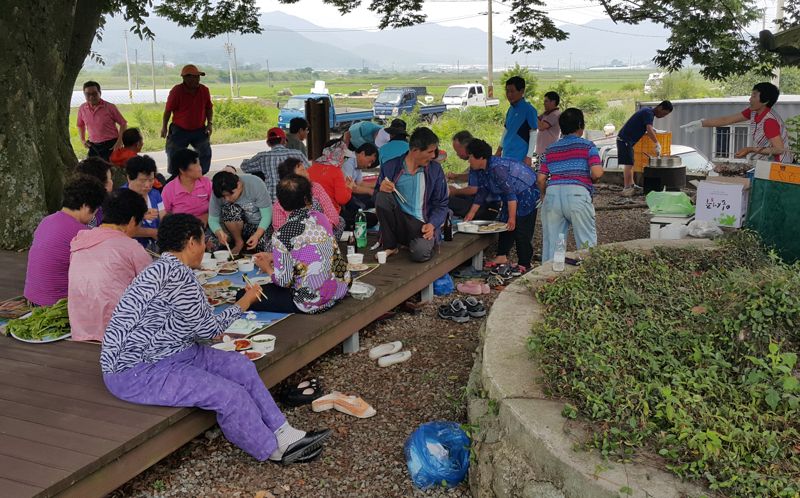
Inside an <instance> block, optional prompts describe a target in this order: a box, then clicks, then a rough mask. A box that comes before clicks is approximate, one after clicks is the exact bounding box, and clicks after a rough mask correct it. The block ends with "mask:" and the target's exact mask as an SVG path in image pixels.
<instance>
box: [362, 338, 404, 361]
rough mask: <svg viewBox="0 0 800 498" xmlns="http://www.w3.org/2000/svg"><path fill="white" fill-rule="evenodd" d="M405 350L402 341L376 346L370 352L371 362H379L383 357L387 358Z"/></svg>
mask: <svg viewBox="0 0 800 498" xmlns="http://www.w3.org/2000/svg"><path fill="white" fill-rule="evenodd" d="M401 349H403V343H402V342H400V341H394V342H387V343H386V344H381V345H380V346H375V347H374V348H372V349H370V350H369V359H370V360H377V359H378V358H380V357H381V356H387V355H391V354H394V353H396V352H398V351H400V350H401Z"/></svg>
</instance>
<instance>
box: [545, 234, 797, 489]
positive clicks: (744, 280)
mask: <svg viewBox="0 0 800 498" xmlns="http://www.w3.org/2000/svg"><path fill="white" fill-rule="evenodd" d="M537 297H538V299H539V301H540V302H541V303H543V304H544V305H545V307H546V309H547V313H546V318H545V320H544V321H543V322H541V323H540V324H538V325H536V326H535V327H534V330H533V334H532V336H531V338H530V339H529V348H530V350H531V351H532V352H534V354H535V355H536V357H537V359H538V361H539V362H541V365H542V368H543V371H544V373H545V376H544V381H545V386H546V389H547V391H548V392H549V394H551V395H552V396H554V397H558V398H565V399H568V400H569V401H570V403H571V405H572V406H573V407H574V409H575V410H577V412H578V414H579V416H581V417H584V418H586V419H589V420H590V421H591V422H592V427H593V433H592V434H593V436H592V439H591V440H590V441H589V442H588V445H589V446H590V447H594V448H596V449H597V450H599V451H600V452H601V454H603V455H604V456H607V457H610V458H616V459H622V460H627V459H629V458H631V457H632V456H633V455H634V453H635V452H636V451H638V450H640V449H642V448H644V449H649V450H651V451H653V452H656V453H658V454H659V455H660V456H661V457H662V458H663V459H664V462H665V464H666V467H667V468H668V469H670V470H671V471H673V472H674V473H676V474H677V475H679V476H681V477H684V478H693V479H704V480H705V481H706V483H707V484H708V485H709V486H710V487H711V489H714V490H717V491H719V492H721V493H723V494H725V495H729V496H742V497H754V496H797V493H799V492H800V483H798V480H797V476H798V475H800V448H798V446H797V445H798V442H799V441H800V432H799V431H800V418H799V417H800V381H798V378H797V370H796V368H797V354H796V350H797V345H798V341H800V326H798V324H800V265H794V266H787V265H785V264H783V263H781V262H780V261H778V260H777V259H775V258H774V257H771V256H769V255H767V254H766V253H765V252H764V251H763V250H761V249H760V248H759V245H758V241H757V238H756V237H755V236H753V235H751V234H747V233H738V234H736V235H735V236H733V237H732V238H731V239H730V240H728V241H727V242H725V243H724V245H723V247H722V248H721V249H719V250H715V251H705V250H688V249H682V250H679V249H674V248H673V249H657V250H655V251H653V252H652V253H651V254H643V253H636V252H629V251H625V250H620V249H619V248H614V249H612V248H601V249H597V250H594V251H593V253H592V256H591V258H589V259H587V260H586V262H585V263H584V265H583V266H582V267H581V270H579V271H578V272H576V273H574V274H573V275H571V276H569V277H566V278H561V279H558V280H556V281H555V282H553V283H552V284H549V285H547V286H545V287H543V288H542V289H540V290H539V291H538V294H537Z"/></svg>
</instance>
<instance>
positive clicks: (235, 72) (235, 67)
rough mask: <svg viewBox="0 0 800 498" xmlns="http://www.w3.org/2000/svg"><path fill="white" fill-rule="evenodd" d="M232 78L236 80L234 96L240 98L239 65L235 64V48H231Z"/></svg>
mask: <svg viewBox="0 0 800 498" xmlns="http://www.w3.org/2000/svg"><path fill="white" fill-rule="evenodd" d="M233 76H234V79H235V80H236V96H237V97H241V95H239V64H237V63H236V46H234V47H233Z"/></svg>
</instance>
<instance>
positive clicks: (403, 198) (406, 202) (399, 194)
mask: <svg viewBox="0 0 800 498" xmlns="http://www.w3.org/2000/svg"><path fill="white" fill-rule="evenodd" d="M393 192H394V193H395V194H397V198H398V199H400V202H402V203H403V204H408V201H407V200H406V198H405V197H403V194H401V193H400V191H399V190H397V188H395V189H394V190H393Z"/></svg>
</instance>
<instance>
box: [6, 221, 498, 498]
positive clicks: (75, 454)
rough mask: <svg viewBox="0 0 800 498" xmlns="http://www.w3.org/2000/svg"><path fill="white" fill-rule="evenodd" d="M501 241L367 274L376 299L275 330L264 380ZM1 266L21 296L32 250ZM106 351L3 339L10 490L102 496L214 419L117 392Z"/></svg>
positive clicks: (460, 242) (447, 248) (472, 238)
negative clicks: (102, 360)
mask: <svg viewBox="0 0 800 498" xmlns="http://www.w3.org/2000/svg"><path fill="white" fill-rule="evenodd" d="M493 240H494V238H493V237H490V236H477V235H465V234H459V235H458V236H457V237H456V238H455V240H454V241H453V242H447V243H444V244H443V245H442V246H441V251H440V252H439V254H438V255H437V256H436V257H435V258H434V259H432V260H431V261H429V262H427V263H412V262H411V261H409V260H408V256H407V254H406V253H401V254H400V255H399V256H395V257H393V258H392V259H390V261H389V264H387V265H382V266H381V267H380V268H378V269H377V270H375V271H373V272H372V273H370V274H369V275H366V276H365V277H364V279H363V280H364V282H367V283H371V284H372V285H374V286H375V287H376V288H377V291H376V292H375V295H373V296H372V297H371V298H370V299H369V300H366V301H356V300H354V299H352V298H347V299H345V300H344V301H342V302H341V303H339V304H338V305H336V306H335V307H334V308H332V309H331V310H329V311H327V312H325V313H323V314H320V315H293V316H291V317H289V318H287V319H286V320H283V321H282V322H280V323H278V324H276V325H274V326H272V327H270V329H269V331H270V333H272V334H275V335H276V336H277V338H278V340H277V345H276V349H275V351H274V352H273V353H271V354H269V355H267V357H265V358H263V359H262V360H259V361H258V362H257V363H256V365H257V367H258V369H259V372H260V375H261V377H262V378H263V379H264V382H265V384H266V385H267V386H269V387H271V386H273V385H275V384H277V383H278V382H280V381H281V380H283V379H285V378H287V377H288V376H289V375H291V374H292V373H294V372H296V371H297V370H299V369H301V368H302V367H304V366H305V365H307V364H308V363H310V362H311V361H313V360H314V359H316V358H318V357H319V356H321V355H323V354H324V353H326V352H327V351H329V350H330V349H332V348H334V347H335V346H337V345H338V344H340V343H341V342H342V341H344V340H345V339H348V338H349V337H351V336H352V335H353V334H354V333H357V332H358V330H360V329H361V328H362V327H364V326H366V325H367V324H369V323H371V322H372V321H374V320H375V319H377V318H378V317H380V316H381V315H382V314H383V313H385V312H386V311H388V310H390V309H392V308H393V307H395V306H397V305H399V304H402V303H403V302H404V301H405V300H406V299H407V298H408V297H410V296H411V295H413V294H414V293H416V292H419V291H421V290H423V289H425V288H427V287H428V286H429V284H431V282H433V281H434V280H435V279H437V278H438V277H440V276H442V275H443V274H444V273H446V272H448V271H450V270H452V269H453V268H455V267H456V266H458V265H459V264H461V263H462V262H464V261H466V260H468V259H470V258H471V257H473V256H475V255H476V254H479V253H481V251H482V250H483V249H484V248H486V247H487V246H488V245H489V244H490V243H491V242H492V241H493ZM368 257H372V256H371V255H369V256H368ZM0 265H2V268H3V269H4V276H3V280H2V282H3V283H2V286H0V298H8V297H12V296H14V295H19V294H20V293H21V291H22V282H23V281H24V272H25V255H24V254H19V253H9V252H0ZM99 354H100V347H99V346H98V345H95V344H86V343H76V342H70V341H61V342H57V343H53V344H41V345H30V344H24V343H21V342H19V341H16V340H14V339H12V338H7V337H2V336H0V495H1V496H3V497H30V496H42V497H49V496H74V497H81V498H87V497H93V496H102V495H104V494H107V493H109V492H111V491H113V490H114V489H116V488H117V487H119V486H120V485H122V484H123V483H125V482H126V481H128V480H129V479H131V478H133V477H134V476H136V475H137V474H139V473H141V472H142V471H144V470H145V469H147V468H148V467H150V466H151V465H153V464H155V463H156V462H158V461H159V460H161V459H162V458H164V457H165V456H167V455H169V454H170V453H171V452H173V451H175V450H176V449H178V448H179V447H181V446H182V445H183V444H185V443H187V442H188V441H190V440H191V439H192V438H194V437H195V436H197V435H198V434H200V433H202V432H203V431H204V430H206V429H208V428H209V427H210V426H212V425H213V424H214V423H215V419H214V415H213V413H210V412H206V411H203V410H198V409H176V408H165V407H153V406H142V405H134V404H131V403H127V402H124V401H121V400H118V399H116V398H114V397H113V396H112V395H111V394H110V393H108V391H107V390H106V388H105V386H104V384H103V381H102V378H101V375H100V367H99Z"/></svg>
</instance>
